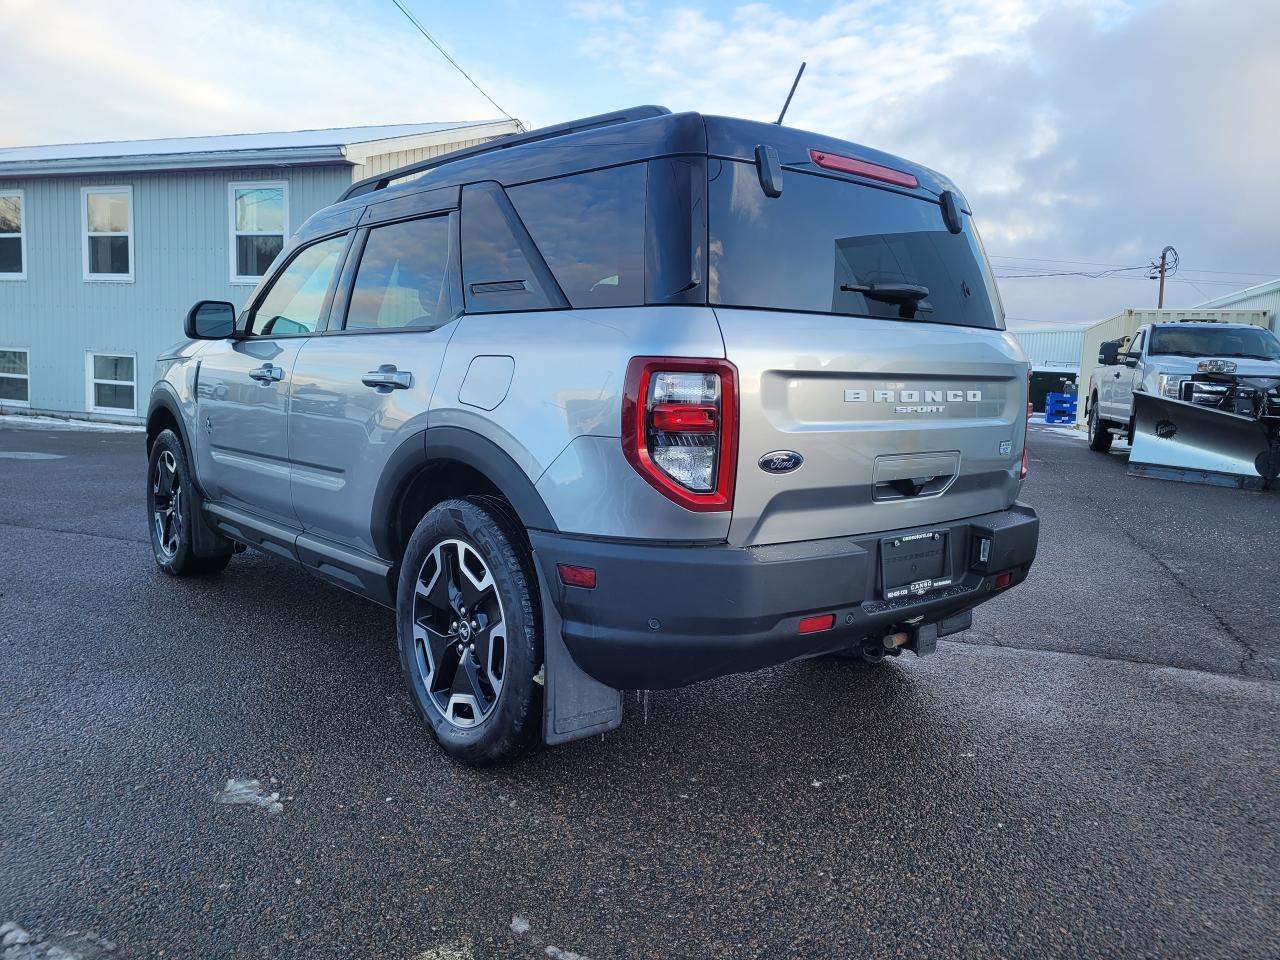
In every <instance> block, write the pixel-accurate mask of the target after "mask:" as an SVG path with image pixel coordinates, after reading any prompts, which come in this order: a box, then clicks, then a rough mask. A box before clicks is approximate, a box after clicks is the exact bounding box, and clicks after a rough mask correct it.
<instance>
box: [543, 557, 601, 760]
mask: <svg viewBox="0 0 1280 960" xmlns="http://www.w3.org/2000/svg"><path fill="white" fill-rule="evenodd" d="M533 566H534V569H535V570H537V572H538V589H539V591H540V593H541V596H542V610H543V613H542V637H543V639H542V646H543V668H542V669H543V678H544V684H545V688H546V689H545V695H544V697H543V711H542V735H543V739H544V740H545V741H546V743H547V745H548V746H555V745H556V744H558V743H568V742H569V741H570V740H581V739H582V738H583V737H590V736H594V735H595V734H597V733H607V732H608V731H610V730H616V729H618V727H620V726H622V691H620V690H615V689H614V688H613V687H608V686H605V685H604V684H603V683H601V682H600V681H599V680H596V679H595V678H594V677H591V676H588V675H587V674H586V673H584V672H583V670H582V668H581V667H579V666H578V665H577V663H575V662H574V659H573V657H572V655H571V654H570V653H569V649H568V648H567V647H566V646H565V645H564V637H563V635H562V633H561V624H560V614H559V612H558V611H557V610H556V606H555V603H554V602H553V600H552V593H551V591H550V590H548V589H547V582H546V579H545V578H544V577H543V575H542V567H541V565H540V564H537V563H535V564H534V565H533Z"/></svg>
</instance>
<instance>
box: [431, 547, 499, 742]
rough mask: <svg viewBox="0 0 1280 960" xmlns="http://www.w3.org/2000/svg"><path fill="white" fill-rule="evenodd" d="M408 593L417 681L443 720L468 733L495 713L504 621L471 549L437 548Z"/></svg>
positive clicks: (482, 566) (491, 582)
mask: <svg viewBox="0 0 1280 960" xmlns="http://www.w3.org/2000/svg"><path fill="white" fill-rule="evenodd" d="M414 587H415V592H414V599H413V639H414V649H415V653H416V661H417V668H418V675H419V678H420V679H421V680H422V683H423V686H424V687H425V688H426V691H427V695H428V696H429V697H430V698H431V700H432V702H433V703H434V704H435V706H436V708H437V709H438V710H439V711H440V713H441V714H442V715H443V716H444V718H445V720H447V721H448V722H449V723H450V724H452V725H453V726H455V727H460V728H467V727H474V726H476V725H477V724H479V723H482V722H483V721H484V720H485V718H486V717H488V716H489V714H490V713H492V712H493V709H494V707H495V706H496V705H497V703H498V696H499V694H500V693H501V692H502V680H503V674H504V671H505V670H506V665H507V628H506V619H505V617H504V616H503V610H502V600H501V598H500V597H499V596H498V590H497V585H496V584H495V583H494V579H493V574H492V573H491V572H490V571H489V568H488V566H487V565H486V564H485V561H484V558H483V557H481V556H480V553H479V551H478V550H476V548H475V547H473V546H471V544H469V543H466V542H464V541H462V540H442V541H441V542H440V543H438V544H436V545H435V547H433V548H432V550H431V552H430V553H429V554H427V557H426V559H425V560H424V561H423V562H422V568H421V569H420V570H419V571H418V579H417V582H416V583H415V585H414Z"/></svg>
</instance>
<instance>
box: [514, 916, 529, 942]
mask: <svg viewBox="0 0 1280 960" xmlns="http://www.w3.org/2000/svg"><path fill="white" fill-rule="evenodd" d="M511 932H512V933H514V934H515V935H516V936H517V937H523V936H524V935H525V934H526V933H528V932H529V921H528V920H526V919H525V918H524V917H522V916H520V914H518V913H517V914H516V915H515V916H514V917H512V918H511Z"/></svg>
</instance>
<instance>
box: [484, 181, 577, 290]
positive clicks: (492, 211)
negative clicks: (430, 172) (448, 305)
mask: <svg viewBox="0 0 1280 960" xmlns="http://www.w3.org/2000/svg"><path fill="white" fill-rule="evenodd" d="M462 290H463V296H464V297H465V298H466V303H467V310H469V311H471V312H472V313H494V312H496V311H505V310H543V309H546V308H548V307H563V306H567V303H566V301H565V299H564V297H563V295H562V294H561V293H560V289H559V287H558V286H556V282H555V279H554V278H553V277H552V276H551V272H550V271H549V270H548V269H547V266H546V264H545V263H543V261H542V257H541V256H540V255H539V253H538V250H537V248H536V247H535V246H534V245H533V241H532V240H531V239H530V238H529V234H528V232H527V231H526V230H525V228H524V224H522V223H521V222H520V218H519V217H518V216H517V215H516V211H515V208H514V207H512V206H511V201H510V200H508V199H507V196H506V194H505V193H504V192H503V190H502V188H501V187H500V186H498V185H497V184H496V183H475V184H472V185H471V186H468V187H466V188H465V189H464V190H463V191H462Z"/></svg>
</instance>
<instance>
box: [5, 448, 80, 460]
mask: <svg viewBox="0 0 1280 960" xmlns="http://www.w3.org/2000/svg"><path fill="white" fill-rule="evenodd" d="M65 459H67V457H66V455H65V454H62V453H39V452H36V451H33V450H0V460H65Z"/></svg>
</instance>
